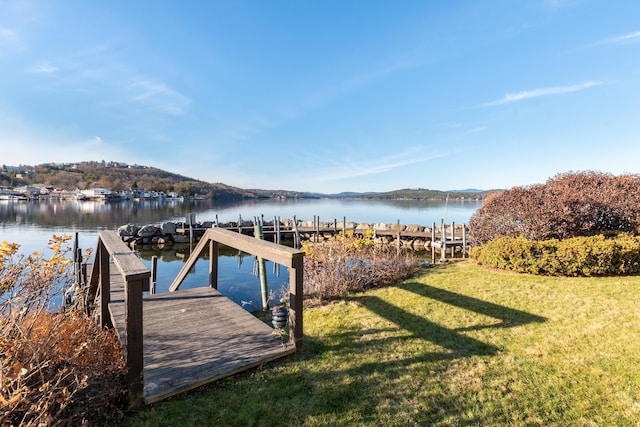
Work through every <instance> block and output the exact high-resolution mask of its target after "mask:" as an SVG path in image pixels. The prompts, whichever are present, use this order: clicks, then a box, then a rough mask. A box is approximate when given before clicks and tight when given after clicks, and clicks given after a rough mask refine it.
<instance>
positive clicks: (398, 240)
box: [396, 219, 400, 255]
mask: <svg viewBox="0 0 640 427" xmlns="http://www.w3.org/2000/svg"><path fill="white" fill-rule="evenodd" d="M396 231H397V233H398V234H397V245H398V246H397V247H396V251H397V254H398V255H400V220H399V219H398V229H397V230H396Z"/></svg>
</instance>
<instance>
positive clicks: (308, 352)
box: [127, 262, 640, 426]
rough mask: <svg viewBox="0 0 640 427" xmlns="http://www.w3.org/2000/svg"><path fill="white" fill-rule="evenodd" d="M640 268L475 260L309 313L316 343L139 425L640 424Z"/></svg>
mask: <svg viewBox="0 0 640 427" xmlns="http://www.w3.org/2000/svg"><path fill="white" fill-rule="evenodd" d="M639 303H640V277H622V278H575V279H573V278H572V279H568V278H551V277H537V276H529V275H518V274H514V273H507V272H499V271H491V270H487V269H483V268H481V267H478V266H475V265H474V264H472V263H470V262H460V263H453V264H447V265H443V266H438V267H435V268H432V269H424V270H421V271H420V273H419V274H418V275H416V277H414V278H413V279H410V280H407V281H405V282H402V283H400V284H398V285H396V286H392V287H388V288H384V289H377V290H373V291H369V292H366V293H364V294H358V295H354V296H353V297H351V298H349V299H348V300H344V301H340V302H336V303H334V304H331V305H329V306H325V307H318V308H313V309H307V310H306V312H305V324H304V328H305V340H304V351H303V353H302V354H299V355H296V356H294V357H293V358H291V359H288V360H285V361H282V362H278V363H274V364H271V365H268V366H265V367H263V368H262V369H259V370H255V371H252V372H250V373H246V374H243V375H239V376H236V377H233V378H229V379H226V380H223V381H220V382H218V383H216V384H214V385H211V386H209V387H206V388H203V389H201V390H198V391H196V392H192V393H190V394H188V395H184V396H181V397H178V398H174V399H172V400H169V401H166V402H162V403H159V404H156V405H154V406H151V407H148V408H145V409H144V410H142V411H140V412H138V413H136V414H133V415H132V416H131V417H130V418H128V419H127V425H131V426H143V425H148V426H163V425H165V426H193V425H220V426H222V425H224V426H248V425H255V426H279V425H282V426H326V425H334V426H339V425H371V426H379V425H396V426H409V425H420V426H423V425H435V426H455V425H491V426H496V425H498V426H499V425H515V426H519V425H545V426H550V425H551V426H553V425H556V426H567V425H577V426H603V425H611V426H638V425H640V309H639V307H638V304H639Z"/></svg>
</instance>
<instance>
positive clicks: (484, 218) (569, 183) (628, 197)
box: [469, 172, 640, 244]
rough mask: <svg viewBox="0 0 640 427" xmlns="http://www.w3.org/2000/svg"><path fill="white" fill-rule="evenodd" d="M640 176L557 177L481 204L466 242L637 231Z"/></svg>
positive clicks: (582, 174)
mask: <svg viewBox="0 0 640 427" xmlns="http://www.w3.org/2000/svg"><path fill="white" fill-rule="evenodd" d="M639 187H640V176H638V175H621V176H613V175H610V174H604V173H600V172H580V173H567V174H561V175H557V176H555V177H554V178H552V179H550V180H548V181H547V182H546V183H545V184H538V185H532V186H529V187H514V188H512V189H509V190H507V191H505V192H503V193H500V194H496V195H492V196H490V197H487V199H485V202H484V204H483V206H482V208H480V209H478V211H476V213H475V214H474V215H473V216H472V217H471V219H470V221H469V240H470V241H471V242H472V243H473V244H484V243H486V242H489V241H491V240H493V239H496V238H498V237H500V236H509V237H518V236H523V237H525V238H527V239H530V240H548V239H554V238H555V239H567V238H570V237H576V236H588V235H595V234H601V233H606V232H616V233H619V232H631V233H637V232H639V231H640V199H639V198H638V197H637V196H636V193H637V189H638V188H639Z"/></svg>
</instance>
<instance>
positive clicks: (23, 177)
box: [0, 162, 260, 199]
mask: <svg viewBox="0 0 640 427" xmlns="http://www.w3.org/2000/svg"><path fill="white" fill-rule="evenodd" d="M33 184H44V185H46V186H52V187H54V188H61V189H65V190H74V189H76V188H78V189H80V190H84V189H88V188H96V187H97V188H108V189H111V190H113V191H121V190H125V189H130V188H141V189H145V190H148V191H158V192H166V193H168V192H177V193H180V194H182V195H186V196H195V195H200V196H205V197H216V198H225V199H241V198H255V197H260V196H259V195H258V194H256V193H255V192H251V191H247V190H243V189H241V188H236V187H231V186H229V185H226V184H222V183H213V184H211V183H207V182H204V181H200V180H197V179H193V178H189V177H185V176H182V175H178V174H175V173H171V172H167V171H164V170H161V169H158V168H154V167H149V166H139V165H127V164H124V163H117V162H81V163H72V164H42V165H37V166H21V167H18V168H11V167H7V166H2V170H1V171H0V185H4V186H20V185H33Z"/></svg>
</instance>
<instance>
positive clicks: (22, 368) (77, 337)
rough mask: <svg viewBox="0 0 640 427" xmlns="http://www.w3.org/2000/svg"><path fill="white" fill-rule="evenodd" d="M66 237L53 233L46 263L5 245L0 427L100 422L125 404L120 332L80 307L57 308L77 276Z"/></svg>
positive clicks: (0, 278) (1, 252) (0, 267)
mask: <svg viewBox="0 0 640 427" xmlns="http://www.w3.org/2000/svg"><path fill="white" fill-rule="evenodd" d="M69 240H70V237H69V236H53V238H52V240H51V241H50V242H49V249H50V251H51V253H52V255H51V257H50V258H48V259H47V258H45V257H44V255H43V254H40V253H33V254H31V255H29V256H24V255H19V254H18V249H19V246H18V245H17V244H9V243H7V242H3V243H2V245H0V424H1V425H24V426H32V425H78V424H81V423H87V422H90V423H92V424H94V423H99V424H102V423H104V419H103V417H105V416H113V414H117V413H118V411H119V410H120V409H119V405H118V402H123V399H124V395H123V394H122V390H126V387H124V386H123V373H124V356H123V353H122V350H121V347H120V344H119V342H118V339H117V337H116V336H115V334H114V333H113V332H112V331H106V330H102V329H100V327H99V326H98V325H97V324H95V323H94V322H93V321H92V320H91V319H90V318H89V317H87V316H86V315H85V314H84V312H83V310H81V309H79V308H78V309H74V308H70V309H68V310H66V311H62V310H61V309H60V302H62V298H64V295H63V290H64V289H65V288H68V285H69V284H70V280H71V277H72V274H70V273H71V272H70V266H71V259H70V257H69V256H68V255H69V254H70V252H71V251H72V249H71V248H70V247H69V245H68V244H67V243H68V241H69ZM108 414H112V415H108Z"/></svg>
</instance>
